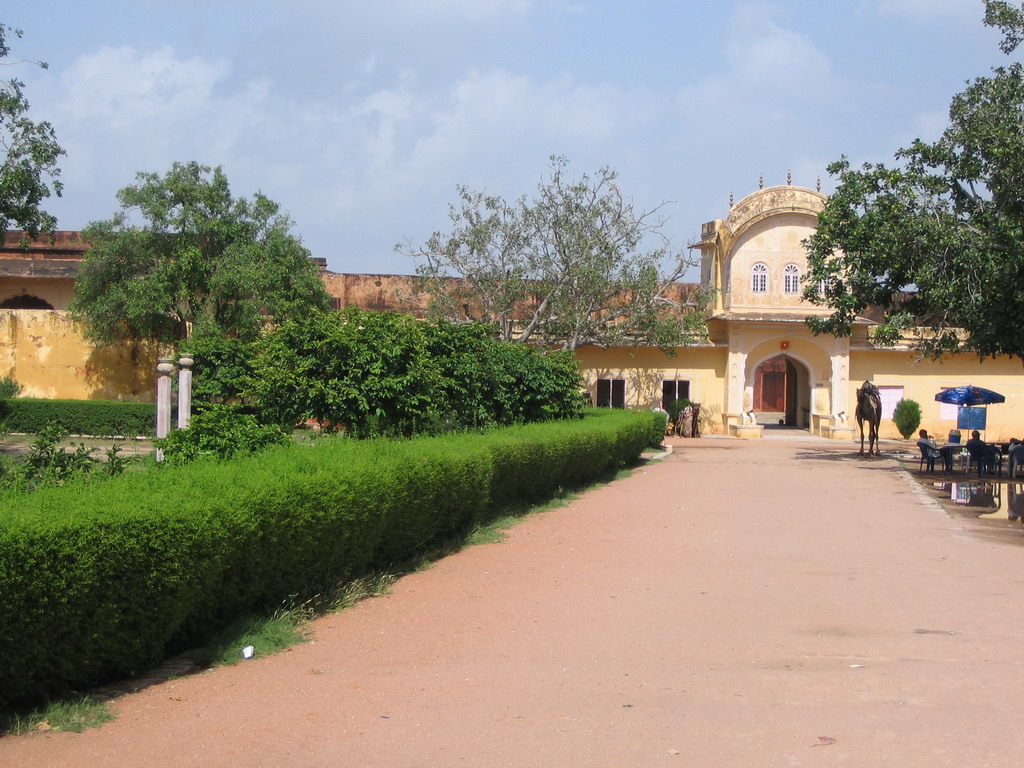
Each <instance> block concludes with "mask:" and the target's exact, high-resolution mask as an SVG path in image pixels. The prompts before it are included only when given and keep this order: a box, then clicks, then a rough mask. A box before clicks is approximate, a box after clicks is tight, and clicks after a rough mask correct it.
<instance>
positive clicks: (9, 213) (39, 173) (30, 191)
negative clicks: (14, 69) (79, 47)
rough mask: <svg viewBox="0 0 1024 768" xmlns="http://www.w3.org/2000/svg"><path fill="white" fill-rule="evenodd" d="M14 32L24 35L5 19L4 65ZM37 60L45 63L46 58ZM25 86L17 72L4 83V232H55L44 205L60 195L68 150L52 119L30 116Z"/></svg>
mask: <svg viewBox="0 0 1024 768" xmlns="http://www.w3.org/2000/svg"><path fill="white" fill-rule="evenodd" d="M11 35H13V36H15V37H21V30H18V29H12V28H11V27H7V26H4V25H3V24H0V66H2V65H6V64H9V63H11V62H5V61H3V60H4V59H6V58H7V57H8V56H9V55H10V46H9V44H8V39H9V37H10V36H11ZM36 63H37V64H38V66H40V67H42V68H43V69H45V68H46V64H45V63H44V62H36ZM24 88H25V84H24V83H23V82H21V81H20V80H17V79H13V78H12V79H11V80H8V81H6V82H2V83H0V147H2V148H3V149H4V151H5V153H6V154H5V155H4V157H3V162H2V165H0V233H2V232H4V231H5V230H7V229H24V230H27V231H28V233H29V234H30V235H32V236H35V235H37V234H39V232H41V231H45V232H52V231H53V229H54V228H55V227H56V225H57V220H56V219H55V218H54V217H53V216H51V215H50V214H49V213H46V211H44V210H42V209H41V208H40V207H39V206H40V204H41V203H42V202H43V201H44V200H45V199H46V198H48V197H50V195H51V194H54V195H56V196H57V197H60V194H61V188H62V187H61V183H60V181H59V180H58V177H59V176H60V169H59V168H58V167H57V158H59V157H60V156H61V155H63V154H64V150H63V149H61V148H60V145H59V144H58V143H57V139H56V136H55V134H54V131H53V127H52V126H51V125H50V124H49V123H48V122H46V121H42V122H34V121H32V120H30V119H29V118H28V116H27V114H28V109H29V104H28V100H27V99H26V98H25V93H24Z"/></svg>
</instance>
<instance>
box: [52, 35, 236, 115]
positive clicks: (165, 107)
mask: <svg viewBox="0 0 1024 768" xmlns="http://www.w3.org/2000/svg"><path fill="white" fill-rule="evenodd" d="M226 71H227V63H226V62H224V61H213V62H211V61H204V60H202V59H198V58H195V59H189V60H181V59H178V58H176V57H175V55H174V52H173V50H172V49H171V48H170V47H169V46H164V47H163V48H161V49H159V50H157V51H154V52H152V53H148V54H140V53H138V52H137V51H135V50H134V49H132V48H130V47H122V48H102V49H100V50H99V51H98V52H97V53H94V54H91V55H88V56H82V57H81V58H79V59H78V60H77V61H76V62H75V63H74V65H73V66H72V68H71V69H70V70H68V71H67V72H66V73H65V74H64V75H63V76H62V78H61V80H62V88H63V90H64V92H65V94H66V97H65V101H64V103H63V105H62V106H63V108H64V109H65V110H66V111H67V113H68V114H69V116H70V117H71V118H72V119H74V120H99V121H103V122H105V123H108V124H110V125H111V126H113V127H124V126H126V125H127V124H129V123H133V122H138V121H140V120H146V119H149V118H152V117H154V116H157V115H179V114H181V113H182V112H185V113H189V112H192V111H194V109H195V108H196V107H197V106H201V105H202V104H204V103H205V102H206V101H207V100H208V99H209V98H210V95H211V92H212V91H213V88H214V86H215V85H216V83H217V81H218V80H219V79H220V78H221V77H223V76H224V74H225V73H226Z"/></svg>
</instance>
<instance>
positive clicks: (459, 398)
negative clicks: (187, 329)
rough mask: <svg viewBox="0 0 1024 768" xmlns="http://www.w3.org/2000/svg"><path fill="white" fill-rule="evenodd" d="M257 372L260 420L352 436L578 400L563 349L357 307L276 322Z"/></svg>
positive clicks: (481, 423)
mask: <svg viewBox="0 0 1024 768" xmlns="http://www.w3.org/2000/svg"><path fill="white" fill-rule="evenodd" d="M255 373H256V376H255V378H254V384H253V394H254V395H255V400H256V402H258V403H259V404H260V406H261V409H262V412H263V414H264V418H265V420H267V421H276V422H278V423H281V424H287V425H292V424H295V423H299V422H302V421H305V420H307V419H316V420H317V421H319V422H320V423H322V424H328V425H333V426H344V428H345V430H346V433H347V434H350V435H353V436H356V437H378V436H411V435H415V434H422V433H424V432H440V431H444V430H453V429H455V430H457V429H466V428H480V427H486V426H493V425H498V424H519V423H526V422H534V421H544V420H548V419H559V418H577V417H579V416H580V415H581V414H582V410H583V403H584V399H583V395H582V393H581V390H582V385H583V380H582V378H581V377H580V374H579V370H578V368H577V365H576V362H575V360H574V359H573V357H572V355H571V354H570V353H567V352H566V353H557V352H551V353H548V354H544V353H542V352H541V351H540V350H538V349H536V348H534V347H530V346H527V345H524V344H509V343H507V342H501V341H498V340H497V339H495V338H494V332H493V329H492V328H491V327H490V326H486V325H480V324H468V325H453V324H451V323H445V322H438V323H435V324H428V323H421V322H418V321H416V320H413V319H412V318H411V317H407V316H405V315H396V314H390V313H387V312H367V311H364V310H360V309H357V308H355V307H349V308H347V309H346V310H345V311H344V312H342V313H340V314H338V313H327V314H323V315H314V316H311V317H309V318H307V319H304V320H303V321H302V322H301V323H298V322H293V323H285V324H283V325H282V326H281V327H280V328H278V329H277V330H276V331H274V332H273V333H271V334H270V335H269V336H268V337H267V339H266V340H265V342H264V344H263V348H262V351H261V354H260V355H259V357H258V358H257V360H256V364H255Z"/></svg>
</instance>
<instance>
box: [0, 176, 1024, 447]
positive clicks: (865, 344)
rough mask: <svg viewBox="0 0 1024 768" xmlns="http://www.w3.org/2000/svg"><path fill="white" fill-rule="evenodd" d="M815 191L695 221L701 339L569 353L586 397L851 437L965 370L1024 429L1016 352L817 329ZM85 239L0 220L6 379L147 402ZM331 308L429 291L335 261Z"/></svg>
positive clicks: (888, 431) (928, 412)
mask: <svg viewBox="0 0 1024 768" xmlns="http://www.w3.org/2000/svg"><path fill="white" fill-rule="evenodd" d="M824 202H825V197H824V196H823V195H822V194H820V193H819V192H816V191H814V190H811V189H805V188H803V187H796V186H790V185H787V186H777V187H768V188H765V189H760V190H758V191H757V192H755V193H753V194H751V195H749V196H747V197H745V198H744V199H742V200H740V201H739V202H738V203H736V204H735V205H733V206H731V207H730V210H729V211H728V215H727V216H726V218H725V219H719V220H716V221H711V222H708V223H706V224H704V225H703V227H702V228H701V238H700V241H699V242H697V243H695V244H694V248H696V249H698V250H699V251H700V254H701V260H700V262H701V282H702V283H703V284H704V285H705V286H707V287H710V288H713V289H714V297H715V298H714V303H713V306H712V307H711V309H710V311H709V316H708V337H707V340H706V342H705V343H703V344H701V345H698V346H691V347H681V348H679V349H677V350H676V354H675V355H672V356H669V355H667V354H665V353H664V352H663V351H662V350H660V349H657V348H650V347H639V348H624V347H620V348H612V349H599V348H596V347H583V348H580V349H578V350H577V351H576V354H577V358H578V359H579V361H580V365H581V369H582V371H583V373H584V376H585V377H586V380H587V386H588V389H589V393H590V396H591V398H592V401H593V402H595V403H597V404H600V405H609V406H622V407H631V408H656V407H665V406H666V405H667V404H668V403H670V402H673V401H675V400H677V399H679V398H682V397H686V398H688V399H690V400H692V401H695V402H699V403H700V404H701V413H702V418H701V428H702V430H703V431H704V432H709V433H721V434H734V435H740V436H746V437H756V436H758V435H760V434H761V433H762V431H763V429H767V428H771V427H777V426H779V425H780V424H781V425H784V426H788V427H791V428H795V429H805V430H808V431H809V432H812V433H814V434H820V435H824V436H828V437H833V438H837V439H850V438H851V437H853V436H854V432H855V430H856V420H855V418H854V417H853V414H854V410H855V406H856V390H857V387H858V386H860V384H861V382H863V381H867V380H871V381H873V382H874V383H875V384H876V385H877V386H878V387H879V389H880V391H881V394H882V403H883V410H884V418H883V419H882V425H881V436H882V437H892V438H894V437H898V436H899V434H898V432H897V431H896V428H895V426H894V425H893V423H892V420H891V418H890V417H891V415H892V409H893V407H894V406H895V405H896V403H897V402H898V401H899V400H900V399H902V398H907V399H911V400H915V401H917V402H918V403H919V404H920V405H921V409H922V412H923V420H922V426H923V427H924V428H926V429H928V430H929V432H931V433H932V434H935V435H939V436H942V435H945V434H946V433H947V432H948V431H949V430H950V429H953V428H954V427H956V425H957V409H956V408H955V407H953V406H944V405H940V404H939V403H937V402H935V399H934V398H935V394H936V393H938V392H939V391H940V390H941V389H943V388H945V387H954V386H959V385H962V384H974V385H977V386H983V387H987V388H989V389H993V390H995V391H997V392H1000V393H1002V394H1004V395H1005V396H1006V402H1005V403H1004V404H1000V405H995V406H992V407H991V408H990V409H989V411H988V429H987V432H986V437H987V439H989V440H992V441H996V440H1003V441H1005V440H1008V439H1009V438H1010V437H1024V375H1022V374H1024V370H1022V367H1021V362H1020V361H1019V360H1017V359H1015V358H1006V357H1004V358H997V359H988V360H984V361H980V360H979V359H978V358H977V357H976V356H973V355H970V356H969V355H960V356H953V357H949V358H946V359H944V360H941V361H931V360H919V359H918V358H917V356H916V355H915V352H914V350H913V349H912V348H911V346H910V345H909V344H908V345H904V346H900V347H882V346H878V345H876V344H874V343H873V342H872V341H871V340H870V338H869V330H870V328H871V326H872V324H873V323H872V321H871V319H869V318H862V319H861V320H860V321H859V322H858V323H857V324H856V325H855V328H854V333H853V335H852V336H851V337H849V338H837V337H835V336H830V335H823V336H815V335H813V334H812V333H811V331H810V330H809V329H808V327H807V325H806V323H805V318H806V317H807V316H808V315H809V314H815V313H819V314H821V313H824V312H825V311H826V310H823V309H821V308H818V307H814V306H813V305H811V304H808V303H807V302H805V301H803V299H802V298H801V292H802V288H803V285H802V278H803V276H804V274H805V272H806V268H807V260H806V255H805V251H804V248H803V245H802V243H803V241H804V240H805V239H806V238H807V237H808V236H809V235H810V234H811V233H812V232H813V231H814V228H815V227H816V225H817V220H818V213H819V212H820V211H821V210H822V207H823V205H824ZM84 252H85V244H83V243H82V242H81V240H80V239H79V237H78V233H76V232H60V233H57V236H56V239H55V240H54V241H53V242H51V241H49V240H47V239H40V240H37V241H33V242H32V243H31V244H29V246H28V247H27V248H26V247H23V246H22V244H21V242H20V234H19V233H7V236H6V241H5V243H4V247H3V248H2V249H0V377H2V376H12V377H14V378H15V379H16V380H17V381H18V382H19V383H20V384H22V386H23V387H24V394H25V395H28V396H35V397H53V398H57V397H65V398H82V399H96V398H105V399H106V398H109V399H130V400H152V399H153V386H154V384H153V382H154V380H155V374H154V371H155V362H156V357H157V350H156V349H148V348H145V347H143V346H140V345H123V346H113V347H95V346H93V345H92V344H90V343H88V342H86V341H85V340H84V339H83V337H82V335H81V333H80V332H79V329H77V328H76V327H75V326H74V324H73V323H72V322H71V320H70V318H69V316H68V313H67V311H66V307H67V304H68V302H69V301H70V299H71V292H72V287H73V284H74V277H75V274H76V273H77V268H78V263H79V262H80V261H81V259H82V257H83V254H84ZM316 261H318V262H319V263H320V264H321V268H322V275H323V280H324V284H325V286H326V287H327V290H328V293H330V294H331V295H332V296H333V297H335V305H336V306H337V307H341V306H345V305H349V304H355V305H357V306H360V307H362V308H364V309H375V310H384V311H396V312H412V313H414V314H417V315H422V313H423V300H424V297H423V296H422V295H420V294H419V293H418V292H417V290H415V286H414V285H413V279H412V278H409V277H407V276H400V275H366V274H362V275H360V274H337V273H332V272H328V271H326V269H323V265H324V260H323V259H317V260H316Z"/></svg>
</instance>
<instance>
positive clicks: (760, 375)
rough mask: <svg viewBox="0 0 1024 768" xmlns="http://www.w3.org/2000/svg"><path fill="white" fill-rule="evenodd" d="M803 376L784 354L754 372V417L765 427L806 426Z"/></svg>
mask: <svg viewBox="0 0 1024 768" xmlns="http://www.w3.org/2000/svg"><path fill="white" fill-rule="evenodd" d="M799 382H800V377H799V375H798V371H797V368H796V366H795V365H793V361H792V360H790V359H789V358H788V357H786V356H785V355H776V356H775V357H771V358H769V359H767V360H765V361H764V362H762V363H761V364H760V365H758V366H757V368H756V369H755V371H754V415H755V419H756V420H757V423H758V424H763V425H765V426H786V427H804V426H806V422H805V420H804V419H803V418H802V414H801V413H800V408H799V406H800V398H799V392H800V387H799Z"/></svg>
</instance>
